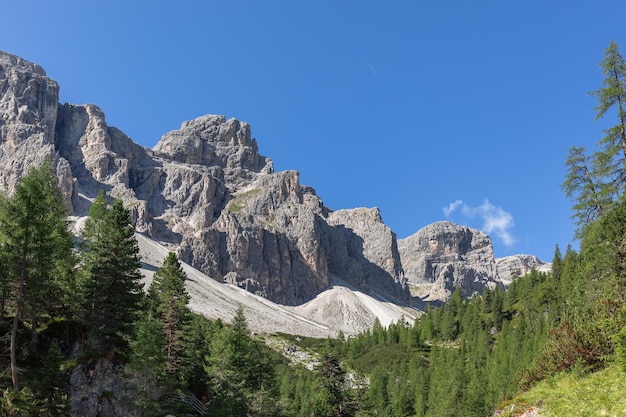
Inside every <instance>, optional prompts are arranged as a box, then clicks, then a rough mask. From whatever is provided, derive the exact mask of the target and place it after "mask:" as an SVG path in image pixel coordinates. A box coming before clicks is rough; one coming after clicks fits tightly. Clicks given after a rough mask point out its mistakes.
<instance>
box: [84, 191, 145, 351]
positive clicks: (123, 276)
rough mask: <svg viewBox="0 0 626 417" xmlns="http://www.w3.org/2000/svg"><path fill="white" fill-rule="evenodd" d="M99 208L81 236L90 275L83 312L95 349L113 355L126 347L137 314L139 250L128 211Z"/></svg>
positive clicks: (118, 207)
mask: <svg viewBox="0 0 626 417" xmlns="http://www.w3.org/2000/svg"><path fill="white" fill-rule="evenodd" d="M96 202H98V200H96ZM99 204H101V201H100V202H99ZM101 209H102V207H98V206H97V207H96V210H95V211H94V210H90V212H89V220H88V222H87V224H86V226H85V231H86V233H84V235H83V238H84V239H85V240H84V243H83V245H82V250H83V259H84V266H85V270H86V272H87V275H88V277H87V280H86V285H85V286H86V291H85V301H84V302H85V306H84V309H85V319H86V324H87V327H88V329H89V335H90V341H91V342H92V344H93V346H94V347H96V348H98V349H102V350H104V351H108V352H109V353H114V352H115V351H116V350H119V349H121V350H122V351H124V350H125V349H126V348H127V347H128V342H129V340H130V338H131V336H132V332H133V323H134V322H135V319H136V318H137V317H138V312H139V311H140V306H141V300H142V297H143V291H142V285H141V274H140V272H139V267H140V262H139V259H140V258H139V246H138V244H137V240H136V239H135V234H134V229H133V227H132V226H131V224H130V213H129V212H128V210H127V209H125V208H124V205H123V204H122V202H121V201H120V200H116V201H115V202H114V203H113V205H112V206H111V207H110V208H106V209H105V210H101Z"/></svg>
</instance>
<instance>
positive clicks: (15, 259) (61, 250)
mask: <svg viewBox="0 0 626 417" xmlns="http://www.w3.org/2000/svg"><path fill="white" fill-rule="evenodd" d="M56 181H57V180H56V177H55V176H54V173H53V172H52V168H51V166H50V163H49V162H46V163H44V164H43V165H42V166H41V167H40V168H37V169H31V170H30V171H29V172H28V174H27V175H26V176H24V177H23V178H22V179H21V180H20V182H19V184H18V185H17V187H16V188H15V193H14V194H13V196H12V197H11V198H6V199H2V201H1V202H2V204H1V205H0V245H1V246H0V248H1V249H2V250H1V252H2V255H0V262H2V265H0V269H1V270H2V274H3V279H1V280H0V284H1V285H2V287H3V288H2V289H1V291H0V292H2V294H3V295H4V296H5V297H6V296H8V295H9V294H11V295H12V297H13V303H12V315H13V324H12V329H11V336H10V340H11V342H10V357H11V374H12V380H13V388H14V389H16V390H19V389H20V383H19V377H18V372H17V359H18V358H17V356H18V346H17V343H18V340H17V331H18V328H19V325H20V319H21V318H22V317H29V318H30V325H31V342H30V348H31V349H32V348H35V347H36V346H37V342H38V339H37V327H38V323H39V320H40V319H41V317H42V315H43V312H44V311H45V310H46V308H49V307H50V306H51V301H52V300H53V298H51V295H52V294H54V292H55V289H56V286H57V285H60V282H61V281H62V278H61V277H64V276H65V274H66V273H68V269H67V267H68V266H69V267H70V268H71V266H72V265H71V263H72V261H71V259H72V256H71V250H72V236H71V234H70V233H69V231H68V227H67V222H66V216H67V212H66V206H65V202H64V201H63V197H62V195H61V192H60V191H59V188H58V185H57V182H56ZM55 275H58V277H59V278H58V280H57V281H56V282H55ZM2 306H3V307H5V306H6V304H5V301H4V300H3V303H2ZM3 313H4V311H3Z"/></svg>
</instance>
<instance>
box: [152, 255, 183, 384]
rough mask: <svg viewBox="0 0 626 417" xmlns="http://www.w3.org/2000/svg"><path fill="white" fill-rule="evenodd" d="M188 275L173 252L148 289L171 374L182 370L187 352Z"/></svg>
mask: <svg viewBox="0 0 626 417" xmlns="http://www.w3.org/2000/svg"><path fill="white" fill-rule="evenodd" d="M186 279H187V275H186V274H185V272H184V271H183V269H182V267H181V265H180V262H179V261H178V258H177V257H176V254H175V253H173V252H170V253H169V254H168V255H167V258H165V261H164V262H163V266H162V267H161V268H159V270H157V271H156V273H155V274H154V280H153V281H152V284H151V285H150V288H149V289H148V296H149V300H150V302H151V303H152V304H154V309H155V311H156V314H157V316H158V318H159V320H160V321H161V324H162V327H163V331H164V333H165V352H166V358H167V361H166V363H167V370H168V372H170V373H171V374H173V373H175V372H177V371H178V370H179V369H180V362H181V359H182V353H183V350H184V343H183V334H184V328H185V325H186V323H187V322H188V321H189V310H188V308H187V304H188V303H189V295H188V294H187V290H186V289H185V280H186Z"/></svg>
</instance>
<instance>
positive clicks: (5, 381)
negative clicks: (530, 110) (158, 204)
mask: <svg viewBox="0 0 626 417" xmlns="http://www.w3.org/2000/svg"><path fill="white" fill-rule="evenodd" d="M601 68H602V70H603V73H604V76H605V78H604V81H603V84H602V88H600V89H599V90H597V91H595V92H593V94H594V95H595V96H596V97H597V99H598V107H597V108H596V111H597V117H598V118H602V117H606V116H609V117H613V116H615V117H616V119H617V124H616V125H615V126H613V127H611V128H609V129H607V130H605V131H604V134H605V136H604V137H603V138H602V139H600V141H599V143H598V148H599V150H598V151H596V152H594V153H591V154H589V155H588V154H587V153H586V151H585V149H584V148H581V147H573V148H571V149H570V152H569V155H568V157H567V160H566V166H567V169H568V175H567V177H566V179H565V181H564V183H563V185H562V188H563V190H564V192H565V193H566V195H567V196H568V197H570V198H572V200H573V202H574V204H573V212H574V216H573V218H574V220H575V221H576V224H577V226H578V228H577V238H578V240H579V242H580V248H579V250H578V251H576V250H574V249H573V248H572V247H567V248H566V250H565V252H564V253H562V252H561V250H560V248H559V247H558V246H557V247H555V252H554V258H553V260H552V271H551V272H550V273H539V272H537V271H532V272H531V273H530V274H528V275H526V276H523V277H517V278H515V279H514V281H513V282H512V283H511V285H510V286H509V287H508V288H504V287H496V288H494V289H493V290H487V291H485V292H484V293H483V294H474V295H473V296H472V297H471V298H469V299H463V298H462V297H461V292H460V291H459V290H457V291H456V292H455V293H454V294H453V296H452V298H451V300H450V301H449V302H448V303H446V304H444V305H443V306H441V307H438V308H434V307H433V308H430V309H428V310H427V311H426V312H425V314H424V315H422V316H421V317H420V319H418V320H417V321H416V322H415V323H409V322H405V321H404V320H400V321H398V322H397V323H395V324H392V325H390V326H388V327H386V328H384V327H382V326H381V325H380V323H376V324H375V325H374V327H373V328H372V329H371V330H369V331H367V332H365V333H362V334H359V335H357V336H355V337H350V338H345V337H344V336H343V335H341V334H340V335H338V337H337V338H334V339H326V340H315V339H307V338H301V337H296V336H291V335H254V334H252V333H251V332H250V330H249V329H248V327H247V324H246V317H245V310H244V308H243V307H242V306H240V308H239V310H238V312H237V314H236V316H235V317H234V318H233V321H232V324H225V323H223V322H221V321H220V320H215V321H212V320H208V319H206V318H204V317H201V316H198V315H196V314H193V313H192V312H191V311H190V310H189V309H188V307H187V304H188V301H189V295H188V294H187V292H186V290H185V280H186V276H185V273H184V271H183V270H182V268H181V265H180V263H179V261H178V259H177V256H176V254H174V253H170V254H169V255H168V256H167V257H166V259H164V262H163V266H162V267H161V268H160V269H158V270H157V271H156V272H155V275H154V279H153V281H152V282H151V284H150V285H149V286H148V287H147V288H144V287H143V285H142V281H141V278H142V277H141V274H140V272H139V267H140V258H139V248H138V246H137V241H136V240H135V237H134V230H133V228H132V226H131V225H130V223H131V221H130V214H129V211H128V210H127V209H126V208H125V207H124V206H123V204H122V203H121V201H119V200H113V201H108V200H107V198H106V196H105V194H104V193H103V192H101V193H100V194H99V195H98V196H97V197H96V198H95V200H94V202H93V204H92V206H91V209H90V211H89V216H88V218H87V220H86V223H85V224H84V227H82V228H81V232H80V236H78V237H76V236H74V235H73V233H71V232H70V228H69V224H68V221H67V215H68V213H67V210H66V205H65V202H64V200H63V197H62V195H61V193H60V191H59V189H58V187H57V184H56V178H55V176H54V174H53V171H52V168H51V165H50V163H44V164H43V165H42V166H41V167H39V168H33V169H31V171H30V172H29V173H28V174H27V175H25V176H24V177H23V178H22V179H21V181H20V182H19V184H18V185H17V187H16V189H15V191H14V193H13V194H12V195H10V196H9V195H3V196H2V197H1V198H0V313H1V320H0V335H1V336H2V337H1V338H0V348H1V351H0V366H1V370H2V373H0V388H1V389H2V390H1V392H0V414H2V415H7V416H66V415H69V414H70V408H71V406H70V395H69V377H68V376H69V374H70V373H71V372H72V370H73V369H76V368H77V367H88V366H89V364H90V363H93V362H94V361H97V360H107V361H110V362H113V363H115V364H117V365H119V366H120V367H121V368H122V369H123V374H124V377H125V380H126V381H127V384H128V387H129V389H132V392H133V395H132V397H131V399H130V401H131V402H132V407H133V409H134V410H137V412H136V414H137V415H142V416H161V415H166V414H171V415H189V414H191V415H194V414H195V415H211V416H286V417H287V416H433V417H434V416H489V415H492V414H493V411H494V409H495V408H496V407H497V406H498V404H500V403H501V402H502V401H503V400H506V399H508V398H511V397H512V396H514V395H516V393H518V392H520V391H522V390H526V389H528V388H529V387H531V386H533V385H534V384H536V383H537V382H538V381H541V380H544V379H546V378H549V377H552V376H554V375H556V374H559V373H562V372H566V373H567V372H575V373H577V374H580V375H582V374H585V373H591V372H595V371H597V370H599V369H602V368H603V367H606V366H608V365H613V364H617V365H618V366H620V367H621V368H622V369H623V370H624V371H626V306H625V304H624V295H625V291H626V197H625V193H624V187H625V186H626V108H624V104H625V103H624V100H625V99H626V86H625V80H626V63H624V60H623V59H622V56H621V54H620V52H619V48H618V46H617V45H616V44H614V43H611V44H610V45H609V47H608V48H607V49H606V50H605V53H604V59H603V61H602V62H601ZM268 338H272V339H273V340H282V341H283V343H284V345H287V346H289V347H290V348H291V349H297V350H301V351H306V352H309V353H310V354H311V357H312V358H313V360H312V361H309V362H303V363H299V364H297V363H291V362H290V361H289V360H288V359H287V358H286V357H285V356H284V355H282V352H281V351H280V349H276V350H274V349H271V348H270V347H268V346H269V345H270V344H269V343H265V342H267V340H268ZM281 346H283V345H281ZM109 394H110V393H109ZM101 400H102V401H111V398H110V396H109V397H107V392H104V393H102V398H101Z"/></svg>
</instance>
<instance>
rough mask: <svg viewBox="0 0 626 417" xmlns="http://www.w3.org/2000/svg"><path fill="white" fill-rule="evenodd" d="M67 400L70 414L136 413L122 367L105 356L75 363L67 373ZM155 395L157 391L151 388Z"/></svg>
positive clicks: (132, 390)
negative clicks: (68, 375) (68, 389)
mask: <svg viewBox="0 0 626 417" xmlns="http://www.w3.org/2000/svg"><path fill="white" fill-rule="evenodd" d="M69 382H70V392H69V398H68V400H69V402H70V405H71V410H72V413H71V416H72V417H115V416H129V417H132V416H139V415H142V412H141V410H139V409H138V408H137V407H136V406H135V401H136V397H137V392H136V389H135V388H134V387H133V386H132V384H131V381H129V379H128V377H127V375H125V374H124V368H123V366H121V365H115V364H113V363H112V362H111V361H109V360H107V359H94V360H91V361H89V362H87V363H85V364H80V365H78V366H76V367H75V368H74V369H73V370H72V372H71V374H70V381H69ZM154 394H155V396H156V397H158V390H155V393H154Z"/></svg>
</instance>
